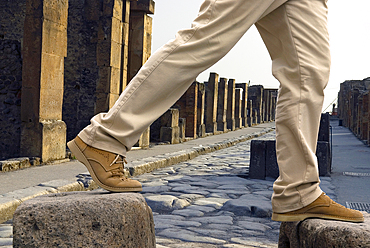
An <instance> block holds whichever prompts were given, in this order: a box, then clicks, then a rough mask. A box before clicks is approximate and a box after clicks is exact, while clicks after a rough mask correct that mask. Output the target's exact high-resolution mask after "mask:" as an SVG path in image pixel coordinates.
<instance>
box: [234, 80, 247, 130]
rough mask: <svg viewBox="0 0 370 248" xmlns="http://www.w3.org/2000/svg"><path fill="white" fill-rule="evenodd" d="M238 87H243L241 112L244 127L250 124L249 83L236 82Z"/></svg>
mask: <svg viewBox="0 0 370 248" xmlns="http://www.w3.org/2000/svg"><path fill="white" fill-rule="evenodd" d="M236 88H241V89H243V95H242V106H241V112H242V125H243V127H247V126H248V120H247V118H248V110H247V106H248V103H247V101H248V84H247V83H238V84H236Z"/></svg>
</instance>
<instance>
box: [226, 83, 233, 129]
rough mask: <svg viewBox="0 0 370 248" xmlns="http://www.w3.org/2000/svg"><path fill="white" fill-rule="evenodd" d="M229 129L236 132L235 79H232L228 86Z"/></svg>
mask: <svg viewBox="0 0 370 248" xmlns="http://www.w3.org/2000/svg"><path fill="white" fill-rule="evenodd" d="M227 87H228V88H227V111H226V120H227V128H228V129H230V130H231V131H234V130H235V79H230V80H229V82H228V85H227Z"/></svg>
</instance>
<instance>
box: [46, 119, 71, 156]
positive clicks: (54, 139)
mask: <svg viewBox="0 0 370 248" xmlns="http://www.w3.org/2000/svg"><path fill="white" fill-rule="evenodd" d="M40 125H42V153H41V158H42V161H43V162H44V163H45V162H48V161H51V160H57V159H63V158H65V157H66V142H67V140H66V131H67V126H66V124H65V123H64V122H63V121H60V120H58V121H42V122H41V123H40Z"/></svg>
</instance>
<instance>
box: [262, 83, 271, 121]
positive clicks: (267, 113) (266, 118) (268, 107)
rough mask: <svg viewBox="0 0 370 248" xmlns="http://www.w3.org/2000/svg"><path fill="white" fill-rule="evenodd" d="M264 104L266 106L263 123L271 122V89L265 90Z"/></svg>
mask: <svg viewBox="0 0 370 248" xmlns="http://www.w3.org/2000/svg"><path fill="white" fill-rule="evenodd" d="M263 102H264V105H265V108H264V111H263V121H265V122H269V121H270V116H271V94H270V90H269V89H264V90H263Z"/></svg>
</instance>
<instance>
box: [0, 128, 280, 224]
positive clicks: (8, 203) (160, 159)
mask: <svg viewBox="0 0 370 248" xmlns="http://www.w3.org/2000/svg"><path fill="white" fill-rule="evenodd" d="M272 130H274V128H265V129H263V130H261V131H259V132H255V133H252V134H248V135H243V136H239V137H237V138H234V139H228V140H225V141H222V142H218V143H215V144H210V145H207V146H198V147H194V148H191V149H185V150H181V151H178V152H173V153H166V154H163V155H158V156H153V157H150V158H144V159H140V160H136V161H132V162H131V163H130V166H127V167H126V168H125V170H126V173H125V174H126V175H127V176H138V175H141V174H144V173H148V172H151V171H154V170H156V169H159V168H163V167H168V166H171V165H174V164H178V163H181V162H185V161H188V160H191V159H194V158H195V157H197V156H199V155H203V154H207V153H210V152H214V151H217V150H221V149H224V148H228V147H231V146H234V145H236V144H238V143H241V142H244V141H247V140H250V139H253V138H257V137H259V136H261V135H264V134H266V133H268V132H271V131H272ZM97 188H98V185H97V184H96V183H95V182H94V181H93V180H91V178H90V177H89V178H84V179H81V178H79V179H77V182H76V181H73V180H72V181H67V180H54V181H50V182H46V183H42V184H40V185H39V186H35V187H30V188H26V189H21V190H16V191H13V192H10V193H7V194H4V195H0V224H1V223H3V222H5V221H7V220H10V219H12V218H13V214H14V212H15V210H16V208H17V207H18V206H19V205H20V204H21V203H22V202H24V201H26V200H29V199H32V198H34V197H37V196H40V195H45V194H50V193H60V192H69V191H88V190H93V189H97Z"/></svg>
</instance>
